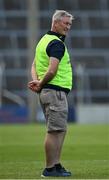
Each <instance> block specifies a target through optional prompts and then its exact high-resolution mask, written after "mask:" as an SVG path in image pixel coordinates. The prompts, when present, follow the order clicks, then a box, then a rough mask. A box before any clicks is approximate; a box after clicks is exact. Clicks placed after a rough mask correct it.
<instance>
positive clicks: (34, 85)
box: [28, 57, 59, 92]
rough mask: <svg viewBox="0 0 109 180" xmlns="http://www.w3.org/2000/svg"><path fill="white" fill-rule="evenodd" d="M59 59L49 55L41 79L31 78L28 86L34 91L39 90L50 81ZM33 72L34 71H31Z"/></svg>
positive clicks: (54, 73)
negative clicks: (46, 66) (45, 69)
mask: <svg viewBox="0 0 109 180" xmlns="http://www.w3.org/2000/svg"><path fill="white" fill-rule="evenodd" d="M58 65H59V60H58V59H57V58H54V57H50V61H49V66H48V70H47V72H46V73H45V76H44V77H43V79H42V80H37V79H35V80H33V81H31V82H29V83H28V87H29V88H30V89H31V90H32V91H34V92H40V90H41V89H42V88H43V86H44V85H45V84H47V83H48V82H49V81H51V80H52V79H53V78H54V76H55V75H56V72H57V70H58ZM33 74H34V73H33Z"/></svg>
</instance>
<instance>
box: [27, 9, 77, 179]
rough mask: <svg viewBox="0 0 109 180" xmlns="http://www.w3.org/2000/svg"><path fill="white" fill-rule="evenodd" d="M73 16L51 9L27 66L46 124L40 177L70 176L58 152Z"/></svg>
mask: <svg viewBox="0 0 109 180" xmlns="http://www.w3.org/2000/svg"><path fill="white" fill-rule="evenodd" d="M73 19H74V18H73V16H72V15H71V14H69V13H68V12H66V11H64V10H56V11H55V13H54V14H53V17H52V25H51V31H49V32H47V34H45V35H44V36H43V37H42V38H41V40H40V41H39V43H38V44H37V46H36V53H35V58H34V61H33V64H32V68H31V74H32V79H33V80H32V81H31V82H29V83H28V87H29V88H30V89H31V90H32V91H34V92H37V93H39V98H40V102H41V105H42V109H43V112H44V114H45V118H46V124H47V134H46V138H45V155H46V167H45V169H44V170H43V172H42V177H47V176H52V177H53V176H62V177H67V176H71V172H69V171H67V170H66V169H65V168H64V167H63V166H62V165H61V163H60V156H61V151H62V146H63V142H64V138H65V135H66V131H67V115H68V103H67V94H68V93H69V91H70V90H71V88H72V68H71V63H70V58H69V54H68V51H67V47H66V45H65V43H64V40H65V36H66V34H67V33H68V31H69V30H70V28H71V25H72V20H73Z"/></svg>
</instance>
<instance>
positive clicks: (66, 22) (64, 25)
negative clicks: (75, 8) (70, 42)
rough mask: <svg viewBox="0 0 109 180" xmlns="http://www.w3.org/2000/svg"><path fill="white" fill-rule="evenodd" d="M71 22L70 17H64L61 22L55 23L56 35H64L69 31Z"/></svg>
mask: <svg viewBox="0 0 109 180" xmlns="http://www.w3.org/2000/svg"><path fill="white" fill-rule="evenodd" d="M71 25H72V20H71V19H70V17H67V16H64V17H62V19H61V20H57V21H56V22H55V28H56V31H57V33H59V34H62V35H66V34H67V32H68V31H69V29H70V28H71Z"/></svg>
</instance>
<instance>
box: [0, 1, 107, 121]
mask: <svg viewBox="0 0 109 180" xmlns="http://www.w3.org/2000/svg"><path fill="white" fill-rule="evenodd" d="M56 9H64V10H66V11H68V12H70V13H71V14H72V15H74V16H75V21H73V24H72V28H71V31H70V32H69V34H68V37H67V38H66V44H67V46H68V48H69V51H70V55H71V62H72V66H73V72H74V87H73V89H72V91H71V92H70V93H69V95H68V103H69V116H68V121H69V122H77V123H109V0H96V1H95V0H67V1H66V0H63V1H62V0H46V1H44V0H0V123H24V122H25V123H29V122H37V121H40V122H43V121H44V116H43V113H42V110H41V107H40V103H39V100H38V95H37V94H35V93H32V92H31V91H30V90H28V88H27V83H28V81H29V80H31V75H30V69H31V64H32V62H33V59H34V53H35V46H36V44H37V42H38V40H39V39H40V38H41V36H42V35H43V34H44V33H46V32H47V31H48V30H50V26H51V17H52V14H53V13H54V11H55V10H56Z"/></svg>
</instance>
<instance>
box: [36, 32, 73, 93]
mask: <svg viewBox="0 0 109 180" xmlns="http://www.w3.org/2000/svg"><path fill="white" fill-rule="evenodd" d="M55 39H57V40H60V39H59V38H58V37H57V36H55V35H49V34H46V35H44V36H43V37H42V38H41V40H40V41H39V43H38V45H37V46H36V52H35V65H36V72H37V75H38V77H39V79H42V78H43V76H44V75H45V73H46V71H47V69H48V66H49V56H48V55H47V53H46V48H47V46H48V44H49V43H50V41H52V40H55ZM60 41H61V40H60ZM48 84H52V85H56V86H59V87H63V88H68V89H69V90H71V88H72V67H71V63H70V58H69V54H68V51H67V48H66V47H65V53H64V56H63V58H62V59H61V61H60V63H59V66H58V70H57V73H56V75H55V77H54V78H53V79H52V80H51V81H49V82H48Z"/></svg>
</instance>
